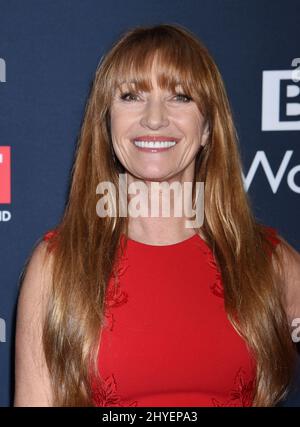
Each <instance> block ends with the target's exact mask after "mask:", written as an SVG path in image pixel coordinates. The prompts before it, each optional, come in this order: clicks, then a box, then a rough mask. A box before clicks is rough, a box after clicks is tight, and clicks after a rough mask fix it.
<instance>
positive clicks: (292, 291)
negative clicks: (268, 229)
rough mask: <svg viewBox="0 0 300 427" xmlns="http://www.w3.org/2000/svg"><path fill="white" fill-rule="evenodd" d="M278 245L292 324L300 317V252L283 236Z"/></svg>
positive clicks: (286, 304) (288, 314) (286, 302)
mask: <svg viewBox="0 0 300 427" xmlns="http://www.w3.org/2000/svg"><path fill="white" fill-rule="evenodd" d="M279 237H280V243H279V244H278V245H277V247H276V252H277V253H278V255H279V257H280V260H281V263H282V269H281V277H282V282H283V290H284V297H285V301H284V304H285V309H286V314H287V317H288V320H289V325H290V326H291V324H292V321H293V320H294V319H300V253H299V252H298V251H296V249H294V248H293V247H292V246H291V245H290V244H289V243H288V242H287V241H286V240H285V239H284V238H283V237H281V236H279Z"/></svg>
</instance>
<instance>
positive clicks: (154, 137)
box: [131, 135, 180, 153]
mask: <svg viewBox="0 0 300 427" xmlns="http://www.w3.org/2000/svg"><path fill="white" fill-rule="evenodd" d="M131 141H132V143H133V145H134V147H135V148H136V149H137V150H139V151H142V152H144V153H145V152H146V153H161V152H162V151H168V150H171V149H172V148H174V147H176V145H177V144H178V142H179V141H180V139H179V138H174V137H173V136H165V135H141V136H138V137H136V138H133V139H132V140H131ZM134 141H149V142H150V141H152V142H158V141H159V142H165V141H175V142H176V144H175V145H173V146H172V147H163V148H157V147H156V148H154V147H147V148H145V147H138V146H136V145H135V144H134Z"/></svg>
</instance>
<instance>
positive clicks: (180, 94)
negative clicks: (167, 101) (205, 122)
mask: <svg viewBox="0 0 300 427" xmlns="http://www.w3.org/2000/svg"><path fill="white" fill-rule="evenodd" d="M128 95H131V96H132V95H133V96H134V94H132V93H131V92H126V93H123V94H122V95H120V99H122V100H123V101H126V102H130V100H128V99H126V97H127V96H128ZM175 96H180V97H184V98H186V99H187V102H186V103H188V102H190V101H192V98H191V97H190V96H188V95H185V94H184V93H176V95H175ZM183 102H185V101H183Z"/></svg>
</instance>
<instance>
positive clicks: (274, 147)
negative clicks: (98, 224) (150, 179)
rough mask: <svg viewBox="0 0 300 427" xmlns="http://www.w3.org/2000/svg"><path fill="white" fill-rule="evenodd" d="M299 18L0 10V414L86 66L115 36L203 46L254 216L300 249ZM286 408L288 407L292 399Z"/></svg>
mask: <svg viewBox="0 0 300 427" xmlns="http://www.w3.org/2000/svg"><path fill="white" fill-rule="evenodd" d="M299 16H300V1H299V0H284V1H281V0H277V1H275V0H243V1H241V0H185V1H180V0H151V1H143V2H141V1H139V0H127V1H125V2H124V1H121V0H110V1H102V0H85V1H80V0H59V1H58V0H48V1H46V0H44V1H42V0H40V1H38V0H26V1H22V0H0V126H1V132H0V138H1V140H0V233H1V234H0V236H1V242H0V268H1V275H0V277H1V282H0V338H1V339H0V341H1V342H0V378H1V380H0V405H1V406H8V405H11V404H12V397H13V388H14V383H13V371H14V334H15V315H16V301H17V294H18V289H19V275H20V273H21V270H22V268H23V265H24V263H25V261H26V258H27V257H28V255H29V254H30V252H31V250H32V247H33V245H34V243H35V242H36V241H37V239H38V238H39V237H40V236H41V235H42V234H43V233H44V232H45V231H46V230H48V229H51V228H52V227H54V226H55V225H56V223H57V221H58V219H59V218H60V215H61V214H62V212H63V209H64V204H65V199H66V194H67V188H68V179H69V175H70V168H71V164H72V159H73V155H74V148H75V142H76V138H77V135H78V132H79V128H80V123H81V120H82V115H83V110H84V105H85V102H86V99H87V95H88V92H89V89H90V84H91V81H92V78H93V75H94V72H95V69H96V66H97V64H98V62H99V60H100V58H101V56H102V55H103V54H104V53H105V52H106V51H107V50H108V49H109V48H110V46H111V44H112V43H113V42H114V41H115V39H117V38H118V37H119V35H120V34H121V32H123V31H124V30H126V29H129V28H130V27H133V26H136V25H143V24H145V25H148V24H159V23H179V24H181V25H184V26H185V27H187V28H188V29H190V30H191V31H192V32H194V33H195V34H196V35H197V36H199V37H200V39H202V40H203V42H204V43H205V45H206V46H207V47H208V49H209V50H210V52H211V53H212V55H213V57H214V58H215V61H216V63H217V65H218V66H219V68H220V70H221V73H222V75H223V77H224V80H225V84H226V87H227V90H228V94H229V98H230V101H231V105H232V109H233V113H234V118H235V122H236V126H237V130H238V133H239V138H240V145H241V152H242V158H243V166H244V177H245V185H246V188H247V191H248V192H249V194H250V196H251V200H252V203H253V208H254V209H255V213H256V215H257V218H258V219H259V220H260V221H262V222H264V223H266V224H269V225H271V226H274V227H276V228H277V229H278V230H279V233H280V234H281V235H282V236H283V237H284V238H286V239H287V240H288V241H289V242H290V244H292V245H293V246H294V247H295V248H296V249H297V250H300V232H299V199H300V173H299V172H300V147H299V143H300V142H299V136H300V96H299V92H300V84H299V77H300V76H299V75H298V71H297V70H298V69H299V68H300V47H299ZM297 77H298V79H297ZM295 383H296V384H297V383H298V386H299V383H300V375H299V376H298V378H296V379H295ZM286 404H289V405H295V406H300V391H297V390H295V391H294V392H293V393H291V394H290V396H289V399H288V402H287V403H286Z"/></svg>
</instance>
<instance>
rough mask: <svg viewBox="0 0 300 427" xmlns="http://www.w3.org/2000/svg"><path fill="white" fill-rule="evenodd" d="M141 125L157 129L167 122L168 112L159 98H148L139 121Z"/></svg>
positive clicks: (166, 124)
mask: <svg viewBox="0 0 300 427" xmlns="http://www.w3.org/2000/svg"><path fill="white" fill-rule="evenodd" d="M140 123H141V125H142V126H143V127H147V128H150V129H159V128H161V127H166V126H168V124H169V119H168V113H167V110H166V107H165V105H164V103H163V101H162V100H161V99H154V98H152V99H151V100H148V102H147V103H146V105H145V108H144V110H143V115H142V118H141V121H140Z"/></svg>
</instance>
